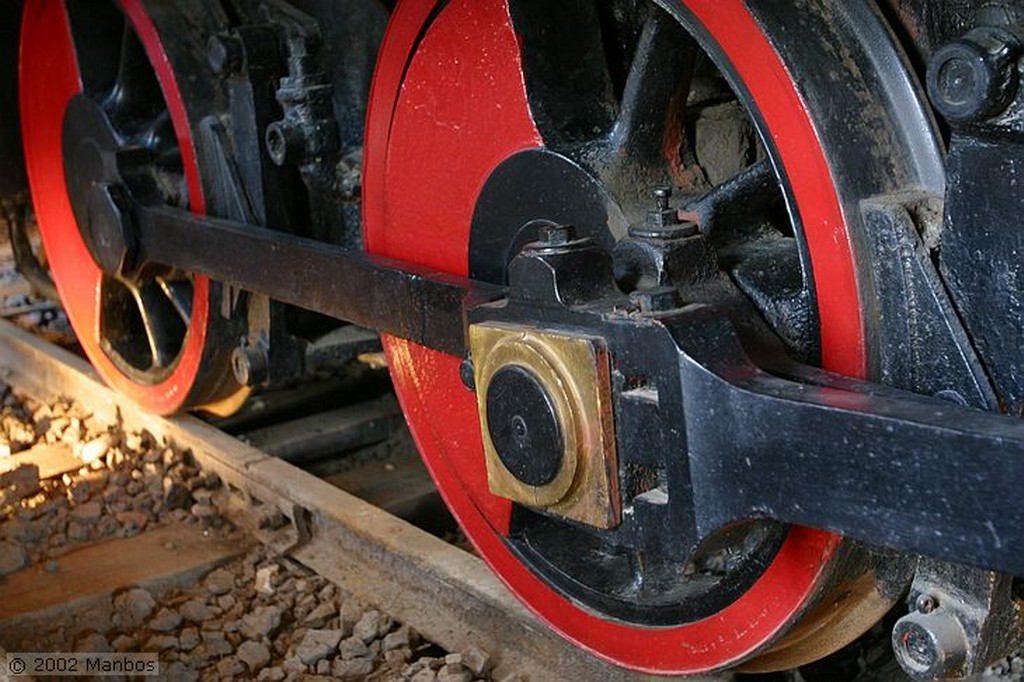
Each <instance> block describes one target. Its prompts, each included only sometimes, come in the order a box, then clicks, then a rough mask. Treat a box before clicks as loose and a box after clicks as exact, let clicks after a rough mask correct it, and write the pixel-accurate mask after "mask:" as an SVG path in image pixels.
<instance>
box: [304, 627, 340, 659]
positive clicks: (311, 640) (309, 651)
mask: <svg viewBox="0 0 1024 682" xmlns="http://www.w3.org/2000/svg"><path fill="white" fill-rule="evenodd" d="M341 635H342V633H341V630H308V631H307V632H306V634H305V636H304V637H303V638H302V641H301V642H300V643H299V645H298V647H296V649H295V654H296V655H297V656H298V657H299V659H301V660H302V662H303V663H304V664H306V665H311V664H313V663H316V662H317V661H319V660H320V659H321V658H326V657H327V656H329V655H330V654H331V653H332V652H333V651H334V650H335V649H337V647H338V643H339V642H340V641H341Z"/></svg>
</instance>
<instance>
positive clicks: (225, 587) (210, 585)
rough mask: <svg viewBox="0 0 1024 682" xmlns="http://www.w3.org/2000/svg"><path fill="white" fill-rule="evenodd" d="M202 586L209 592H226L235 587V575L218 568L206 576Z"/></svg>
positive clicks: (216, 593) (218, 593)
mask: <svg viewBox="0 0 1024 682" xmlns="http://www.w3.org/2000/svg"><path fill="white" fill-rule="evenodd" d="M203 587H205V588H206V590H207V591H208V592H210V593H211V594H215V595H218V596H219V595H222V594H227V593H228V592H230V591H231V590H232V589H234V587H235V576H234V574H233V573H231V572H230V571H228V570H225V569H223V568H218V569H217V570H215V571H213V572H211V573H210V574H209V575H208V576H206V580H204V581H203Z"/></svg>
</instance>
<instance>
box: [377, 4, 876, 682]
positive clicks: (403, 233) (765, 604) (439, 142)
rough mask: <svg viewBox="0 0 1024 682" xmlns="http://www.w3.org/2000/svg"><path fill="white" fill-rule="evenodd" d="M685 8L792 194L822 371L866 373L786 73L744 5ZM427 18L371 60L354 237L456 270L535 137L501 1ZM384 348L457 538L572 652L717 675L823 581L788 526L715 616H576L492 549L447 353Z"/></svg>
mask: <svg viewBox="0 0 1024 682" xmlns="http://www.w3.org/2000/svg"><path fill="white" fill-rule="evenodd" d="M685 4H686V5H687V7H688V8H689V9H690V11H691V12H693V14H694V15H695V16H696V17H697V18H698V19H699V20H700V21H702V22H703V23H704V24H705V25H706V26H707V28H708V29H709V31H710V33H711V34H712V35H713V36H714V37H715V38H716V39H717V40H718V41H719V42H720V45H721V48H722V49H723V50H724V52H725V54H726V55H727V56H728V57H729V58H730V59H731V60H732V62H733V65H734V66H735V67H736V68H737V69H738V72H739V75H740V77H741V78H742V79H743V81H744V82H745V84H746V86H747V88H748V89H749V90H750V92H751V93H752V95H753V97H754V99H755V101H756V102H757V106H758V107H759V109H760V111H761V114H762V116H763V117H764V120H765V122H766V124H767V127H768V129H769V130H770V131H771V134H772V136H773V137H774V138H775V140H776V143H777V146H778V148H779V150H780V152H781V161H782V164H783V166H784V168H785V172H786V173H787V175H788V177H789V179H790V181H791V182H792V184H793V186H794V188H795V190H794V191H795V194H796V202H797V207H798V210H799V213H800V216H801V218H802V221H803V224H804V227H805V229H806V231H807V241H808V245H809V249H810V252H811V257H812V261H813V265H814V274H815V281H816V283H817V286H818V288H819V289H818V298H819V307H820V314H821V319H822V343H823V348H824V349H825V350H824V363H825V366H826V367H827V368H829V369H832V370H834V371H838V372H842V373H846V374H849V375H854V376H859V375H862V374H863V372H864V362H865V360H864V338H863V331H862V329H861V327H860V316H859V315H858V314H857V313H858V310H859V298H858V294H857V288H856V282H855V279H854V274H853V263H852V258H851V254H850V245H849V236H848V234H847V231H846V222H845V220H844V217H843V214H842V211H841V209H840V205H839V201H838V198H837V196H836V193H835V190H834V188H833V186H832V183H831V181H830V171H829V167H828V165H827V163H826V160H825V157H824V154H823V153H822V150H821V148H820V147H819V145H818V142H817V136H816V134H815V131H814V127H813V125H812V122H811V119H810V117H809V116H808V114H807V111H806V109H805V107H804V105H803V102H802V100H801V98H800V96H799V93H798V92H797V89H796V87H795V84H794V82H793V79H792V78H791V76H790V74H789V73H788V72H787V70H786V68H785V66H784V65H783V64H782V62H781V61H780V59H779V57H778V55H777V54H776V53H775V52H774V50H773V49H772V47H771V45H770V43H769V42H768V40H767V38H766V37H765V36H764V34H763V33H761V31H760V30H759V28H758V26H757V25H756V23H755V22H754V20H753V19H752V17H751V16H750V15H749V13H748V12H747V10H746V9H745V7H744V5H743V3H742V2H741V1H740V0H687V2H686V3H685ZM434 9H435V2H434V1H433V0H409V1H407V2H405V3H402V4H400V6H399V8H398V10H397V11H396V12H395V15H394V17H393V19H392V23H391V26H390V28H389V32H388V35H387V37H386V40H385V46H384V49H383V50H382V52H381V57H380V61H379V63H378V71H377V75H376V77H375V84H374V89H373V97H372V101H371V110H370V115H369V121H368V131H369V137H368V144H367V149H366V162H365V163H366V165H365V167H364V189H365V198H364V206H365V219H366V242H367V245H368V248H369V249H370V250H371V251H373V252H377V253H383V254H387V255H389V256H394V257H397V258H401V259H408V260H412V261H415V262H419V263H423V264H426V265H430V266H433V267H437V268H441V269H444V270H447V271H450V272H453V273H459V274H465V273H466V272H467V267H468V256H467V249H468V238H469V234H468V231H469V226H470V221H471V217H472V211H473V207H474V204H475V202H476V197H477V195H478V192H479V190H480V188H481V187H482V185H483V182H484V180H485V179H486V177H487V176H488V174H489V173H490V171H491V170H492V169H493V168H494V167H495V166H496V165H497V164H498V163H499V162H500V161H501V160H502V159H503V158H505V157H507V156H508V155H509V154H511V153H513V152H516V151H519V150H521V149H524V148H529V147H536V146H540V145H541V144H542V142H541V140H540V136H539V134H538V133H537V130H536V127H535V125H534V124H533V120H532V117H531V114H530V111H529V106H528V104H527V102H526V92H525V87H524V83H523V74H522V68H521V63H520V59H519V46H518V40H517V36H516V34H515V32H514V30H513V28H512V26H511V22H510V19H509V14H508V8H507V4H506V3H505V2H503V1H502V0H486V1H483V0H451V1H450V2H449V3H448V4H447V6H445V7H444V9H443V10H442V11H440V12H439V14H438V15H437V17H436V18H435V19H434V21H433V23H432V24H431V25H430V26H429V28H428V29H427V30H425V31H424V26H425V23H426V21H427V20H428V18H429V17H430V16H431V12H432V11H434ZM421 36H422V37H421ZM420 37H421V39H420ZM418 39H420V42H417V40H418ZM386 350H387V352H388V357H389V361H390V367H391V372H392V376H393V379H394V382H395V385H396V387H397V390H398V393H399V397H400V399H401V402H402V407H403V409H404V411H405V415H406V418H407V420H408V422H409V424H410V426H411V428H412V431H413V434H414V436H415V438H416V441H417V443H418V445H419V447H420V451H421V452H422V453H423V456H424V459H425V460H426V462H427V465H428V467H429V468H430V471H431V473H432V475H433V476H434V478H435V480H436V482H437V483H438V487H439V488H440V489H441V492H442V494H443V495H444V497H445V500H446V502H447V503H448V505H449V507H450V508H451V509H452V510H453V512H454V513H455V515H456V516H457V518H458V519H459V522H460V523H461V524H462V526H463V528H464V529H465V530H466V533H467V535H468V536H469V537H470V538H471V540H472V541H473V542H474V544H475V546H476V547H477V549H478V550H479V552H480V553H481V555H482V556H483V557H484V558H485V559H486V560H487V562H488V563H489V564H490V565H491V567H492V568H493V569H494V570H495V571H496V572H497V573H498V575H500V576H501V578H502V579H503V580H504V581H505V582H506V584H508V585H509V587H510V588H511V589H512V590H513V591H514V592H515V593H516V594H517V595H518V596H519V597H520V598H521V599H523V600H524V601H525V602H526V604H527V605H528V606H529V607H530V608H531V609H533V610H534V611H535V612H536V613H537V614H538V615H539V616H540V617H541V618H542V619H543V620H545V621H546V622H548V623H549V624H550V625H552V626H553V627H554V628H556V629H557V630H559V631H560V632H561V633H562V634H563V635H564V636H566V637H567V638H569V639H570V640H572V641H574V642H576V643H577V644H579V645H580V646H583V647H585V648H587V649H589V650H591V651H593V652H594V653H596V654H597V655H599V656H602V657H604V658H606V659H608V660H611V661H613V662H615V663H617V664H619V665H623V666H627V667H630V668H634V669H639V670H644V671H649V672H654V673H662V674H686V673H702V672H707V671H710V670H715V669H721V668H724V667H728V666H730V665H734V664H736V663H738V662H739V661H741V660H744V659H746V658H748V657H749V656H751V655H752V654H753V653H754V652H757V651H759V650H762V649H763V647H765V646H766V645H768V644H770V643H771V642H772V641H774V640H775V639H776V638H777V637H778V636H780V635H781V634H782V633H783V632H784V631H785V629H786V628H787V627H788V626H789V625H791V624H792V623H793V621H794V620H795V619H796V618H798V616H799V614H800V613H801V611H802V610H803V609H805V608H806V607H807V606H808V605H809V602H810V600H811V599H812V598H813V597H814V595H816V594H817V592H818V590H819V589H820V588H821V587H822V582H823V580H824V579H825V576H826V575H827V573H828V567H829V562H830V559H831V558H832V556H833V554H834V552H835V550H836V549H837V547H838V546H839V544H840V542H841V538H839V537H838V536H835V535H832V534H829V533H825V532H821V531H817V530H812V529H807V528H793V529H792V531H791V532H790V534H789V536H788V538H787V540H786V541H785V543H784V545H783V547H782V549H781V551H780V552H779V554H778V556H777V558H776V559H775V561H774V562H773V563H772V565H771V566H770V567H769V568H768V569H767V570H766V571H765V573H764V575H763V576H762V577H761V578H760V579H759V580H758V581H757V582H756V583H755V584H754V585H753V587H752V588H751V589H750V590H749V591H748V592H747V593H746V594H744V595H743V596H742V597H741V598H739V599H738V600H737V601H736V602H734V603H733V604H731V605H730V606H728V607H727V608H726V609H724V610H723V611H721V612H720V613H718V614H716V615H714V616H713V617H710V618H706V619H704V620H702V621H699V622H696V623H691V624H687V625H684V626H679V627H672V628H657V629H653V628H640V627H632V626H630V625H627V624H623V623H620V622H612V621H608V620H604V619H602V618H600V617H597V616H595V615H593V614H591V613H589V612H586V611H583V610H581V609H580V608H578V607H577V606H575V605H574V604H572V603H570V602H568V601H567V600H565V599H564V598H562V597H561V596H560V595H558V594H557V593H556V592H554V591H553V590H552V589H551V588H549V587H548V586H547V585H546V584H544V583H543V582H542V581H540V580H539V579H538V578H537V577H536V576H534V575H533V574H532V573H531V572H530V571H529V570H527V569H526V568H525V567H524V566H523V565H522V564H521V563H520V562H519V561H518V560H517V558H516V557H515V556H514V555H513V554H512V553H511V552H510V551H509V550H508V548H507V546H506V545H505V543H504V542H503V540H502V534H503V533H505V532H507V528H508V519H509V516H508V515H509V509H510V507H509V503H508V502H507V501H505V500H503V499H499V498H496V497H494V496H492V495H490V494H489V492H488V489H487V482H486V476H485V473H484V468H483V453H482V447H481V436H480V431H479V421H478V418H477V412H476V404H475V399H474V396H473V394H472V393H470V392H469V391H467V390H466V389H465V388H463V386H462V384H461V382H460V380H459V371H458V370H459V358H454V357H450V356H446V355H443V354H440V353H437V352H433V351H430V350H428V349H425V348H422V347H420V346H416V345H415V344H411V343H408V342H404V341H401V340H398V339H387V340H386Z"/></svg>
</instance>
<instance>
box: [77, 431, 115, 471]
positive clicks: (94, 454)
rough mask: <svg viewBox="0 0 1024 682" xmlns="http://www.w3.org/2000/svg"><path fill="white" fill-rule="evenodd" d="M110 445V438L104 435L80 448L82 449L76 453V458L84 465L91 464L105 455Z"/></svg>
mask: <svg viewBox="0 0 1024 682" xmlns="http://www.w3.org/2000/svg"><path fill="white" fill-rule="evenodd" d="M110 445H111V443H110V436H106V435H104V436H100V437H99V438H94V439H93V440H91V441H89V442H88V443H86V444H85V445H83V446H82V449H81V450H80V451H79V452H78V458H79V459H80V460H82V461H83V462H85V463H86V464H91V463H93V462H95V461H96V460H98V459H100V458H101V457H103V456H104V455H106V454H107V450H109V449H110Z"/></svg>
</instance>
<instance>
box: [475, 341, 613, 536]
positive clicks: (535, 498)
mask: <svg viewBox="0 0 1024 682" xmlns="http://www.w3.org/2000/svg"><path fill="white" fill-rule="evenodd" d="M469 344H470V350H471V352H472V355H473V358H474V376H475V380H476V392H477V408H478V412H479V414H480V428H481V432H482V434H483V444H484V457H485V460H486V466H487V482H488V485H489V487H490V490H491V492H492V493H494V494H495V495H498V496H499V497H505V498H508V499H510V500H513V501H514V502H518V503H520V504H524V505H527V506H530V507H537V508H541V509H544V510H545V511H547V512H548V513H550V514H554V515H556V516H561V517H563V518H567V519H572V520H574V521H580V522H582V523H586V524H590V525H592V526H597V527H599V528H612V527H614V526H616V525H618V523H619V521H620V518H621V517H620V512H621V510H620V503H619V494H618V458H617V456H616V451H615V430H614V423H613V417H612V398H611V397H612V391H611V376H610V363H609V358H608V351H607V348H606V346H605V343H604V340H603V339H602V338H600V337H594V336H586V335H583V334H572V333H568V332H557V331H551V330H537V329H530V328H527V327H520V326H515V325H506V324H500V323H485V324H476V325H472V326H471V327H470V329H469ZM509 365H519V366H521V367H524V368H526V369H527V370H529V371H530V372H532V373H533V374H534V375H535V376H536V377H537V378H538V379H539V380H540V381H541V383H542V384H543V386H544V388H545V390H546V391H547V392H548V395H549V396H550V397H551V398H552V402H553V403H554V404H555V412H556V413H557V415H558V421H559V422H560V425H561V427H562V434H563V437H564V446H565V451H564V453H563V458H562V466H561V468H560V469H559V471H558V473H557V474H556V475H555V477H554V479H552V480H551V482H550V483H547V484H544V485H540V486H533V485H529V484H527V483H524V482H523V481H520V480H519V479H517V478H516V477H515V476H514V475H513V474H512V473H511V472H510V471H509V470H508V469H507V468H506V467H505V465H504V464H503V463H502V461H501V458H500V457H499V456H498V453H497V451H496V450H495V447H494V444H493V443H492V442H491V438H490V435H489V433H488V428H487V390H488V387H489V385H490V381H491V378H492V377H493V376H494V374H495V373H496V372H497V371H498V370H499V369H501V368H502V367H507V366H509Z"/></svg>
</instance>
